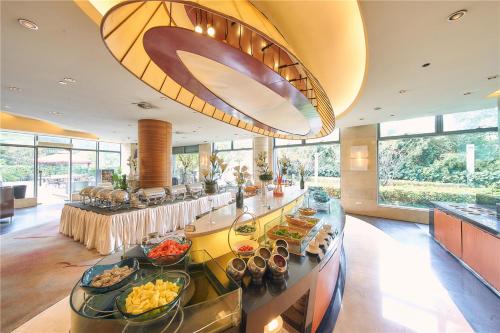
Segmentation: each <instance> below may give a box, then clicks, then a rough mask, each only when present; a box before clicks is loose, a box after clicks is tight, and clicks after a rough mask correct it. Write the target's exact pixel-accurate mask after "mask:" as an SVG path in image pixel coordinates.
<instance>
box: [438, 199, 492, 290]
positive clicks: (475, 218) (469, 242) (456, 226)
mask: <svg viewBox="0 0 500 333" xmlns="http://www.w3.org/2000/svg"><path fill="white" fill-rule="evenodd" d="M433 204H434V207H435V208H434V211H433V214H432V218H431V223H430V230H431V234H432V235H433V237H434V239H435V240H436V241H437V242H438V243H439V244H441V246H443V247H444V248H445V249H446V250H447V251H448V252H449V253H451V254H452V255H453V256H455V257H456V258H457V259H458V260H459V261H460V262H461V263H462V264H463V265H464V266H465V267H467V268H468V269H469V270H471V271H472V272H473V273H474V274H475V275H476V276H477V277H478V278H479V279H480V280H482V281H483V282H484V283H485V284H486V285H487V286H489V287H490V288H491V289H492V290H493V291H494V292H495V293H496V294H497V295H499V296H500V256H499V255H496V254H498V253H500V219H499V217H498V216H497V214H496V212H495V208H493V207H485V206H481V205H472V204H457V203H451V202H433Z"/></svg>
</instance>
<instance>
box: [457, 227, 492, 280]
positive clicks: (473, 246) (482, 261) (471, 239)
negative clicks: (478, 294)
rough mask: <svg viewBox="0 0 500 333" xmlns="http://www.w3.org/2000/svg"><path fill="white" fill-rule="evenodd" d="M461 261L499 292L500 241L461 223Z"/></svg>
mask: <svg viewBox="0 0 500 333" xmlns="http://www.w3.org/2000/svg"><path fill="white" fill-rule="evenodd" d="M462 232H463V257H462V259H463V261H465V263H466V264H467V265H469V266H470V267H471V268H472V269H473V270H475V271H476V272H477V273H478V274H479V275H481V276H482V277H483V278H484V279H485V280H486V281H488V282H489V283H490V284H491V285H492V286H493V287H495V289H496V290H500V239H499V238H496V237H495V236H493V235H490V234H488V233H486V232H484V231H482V230H480V229H479V228H476V227H474V226H473V225H471V224H469V223H467V222H463V223H462Z"/></svg>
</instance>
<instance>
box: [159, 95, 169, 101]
mask: <svg viewBox="0 0 500 333" xmlns="http://www.w3.org/2000/svg"><path fill="white" fill-rule="evenodd" d="M160 98H161V99H164V100H167V99H168V97H167V96H160Z"/></svg>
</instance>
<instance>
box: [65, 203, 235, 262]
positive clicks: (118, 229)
mask: <svg viewBox="0 0 500 333" xmlns="http://www.w3.org/2000/svg"><path fill="white" fill-rule="evenodd" d="M211 198H212V207H214V208H217V207H222V206H225V205H227V204H228V203H229V202H231V200H232V197H231V193H221V194H216V195H213V196H212V197H211ZM209 210H210V202H209V197H208V196H204V197H201V198H198V199H193V200H184V201H179V202H175V203H166V204H162V205H158V206H149V207H147V208H144V209H127V210H121V211H116V212H113V211H110V210H106V209H102V208H96V207H92V206H88V205H84V204H82V203H69V204H66V205H65V206H64V208H63V210H62V213H61V222H60V225H59V232H60V233H62V234H64V235H66V236H69V237H72V238H73V239H74V240H76V241H79V242H81V243H82V244H84V245H85V246H86V247H87V248H88V249H89V250H90V249H94V248H95V249H96V250H97V251H98V252H99V253H100V254H103V255H106V254H110V253H112V252H114V251H115V250H116V249H118V248H120V247H121V246H122V245H123V243H126V244H127V245H133V244H140V243H141V241H142V239H143V237H144V236H147V235H148V234H149V233H152V232H158V234H159V235H160V236H163V235H165V234H167V233H168V232H171V231H175V230H178V229H182V228H184V227H185V226H186V225H188V224H190V223H192V222H194V221H195V220H196V217H197V216H200V215H202V214H204V213H207V212H208V211H209Z"/></svg>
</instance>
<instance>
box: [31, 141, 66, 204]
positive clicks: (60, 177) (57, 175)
mask: <svg viewBox="0 0 500 333" xmlns="http://www.w3.org/2000/svg"><path fill="white" fill-rule="evenodd" d="M69 173H70V150H69V149H62V148H44V147H43V148H42V147H38V175H37V176H38V179H37V183H38V191H37V193H38V202H40V203H57V202H61V201H64V200H67V199H69V194H70V183H69Z"/></svg>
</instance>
